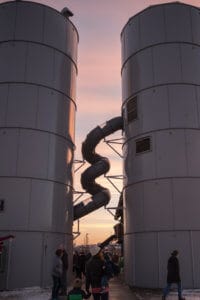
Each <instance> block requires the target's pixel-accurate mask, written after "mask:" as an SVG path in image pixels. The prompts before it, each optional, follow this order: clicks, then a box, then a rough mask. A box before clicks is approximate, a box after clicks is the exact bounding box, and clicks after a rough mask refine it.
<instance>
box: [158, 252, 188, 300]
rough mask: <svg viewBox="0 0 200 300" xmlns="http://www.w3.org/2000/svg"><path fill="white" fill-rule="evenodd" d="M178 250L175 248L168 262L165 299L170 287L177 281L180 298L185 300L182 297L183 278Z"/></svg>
mask: <svg viewBox="0 0 200 300" xmlns="http://www.w3.org/2000/svg"><path fill="white" fill-rule="evenodd" d="M177 256H178V251H177V250H174V251H173V252H172V253H171V256H170V258H169V259H168V263H167V286H166V287H165V288H164V291H163V297H162V299H163V300H165V299H166V296H167V295H168V294H169V292H170V287H171V285H172V283H176V284H177V287H178V299H179V300H184V298H183V297H182V288H181V278H180V268H179V261H178V257H177Z"/></svg>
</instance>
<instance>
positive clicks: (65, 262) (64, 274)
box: [60, 247, 68, 296]
mask: <svg viewBox="0 0 200 300" xmlns="http://www.w3.org/2000/svg"><path fill="white" fill-rule="evenodd" d="M61 250H62V251H63V255H62V263H63V272H62V277H61V287H60V289H61V292H60V295H62V296H64V295H67V270H68V254H67V252H66V250H65V248H64V247H62V248H61Z"/></svg>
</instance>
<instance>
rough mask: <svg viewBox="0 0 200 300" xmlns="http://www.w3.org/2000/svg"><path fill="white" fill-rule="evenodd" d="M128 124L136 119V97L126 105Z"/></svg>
mask: <svg viewBox="0 0 200 300" xmlns="http://www.w3.org/2000/svg"><path fill="white" fill-rule="evenodd" d="M126 111H127V121H128V123H130V122H132V121H134V120H136V119H137V117H138V113H137V97H134V98H131V99H130V100H129V101H128V102H127V105H126Z"/></svg>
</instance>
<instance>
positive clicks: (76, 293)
mask: <svg viewBox="0 0 200 300" xmlns="http://www.w3.org/2000/svg"><path fill="white" fill-rule="evenodd" d="M73 296H74V297H73ZM75 296H76V297H75ZM90 296H91V293H89V294H86V292H85V291H84V290H82V289H81V288H73V289H72V290H71V291H70V292H69V293H68V295H67V300H73V298H75V299H78V298H79V299H80V300H82V299H88V298H89V297H90Z"/></svg>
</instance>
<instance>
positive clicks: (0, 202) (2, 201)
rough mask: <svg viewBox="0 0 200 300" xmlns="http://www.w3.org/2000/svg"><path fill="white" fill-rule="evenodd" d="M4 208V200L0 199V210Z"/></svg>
mask: <svg viewBox="0 0 200 300" xmlns="http://www.w3.org/2000/svg"><path fill="white" fill-rule="evenodd" d="M4 210H5V200H4V199H0V212H3V211H4Z"/></svg>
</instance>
